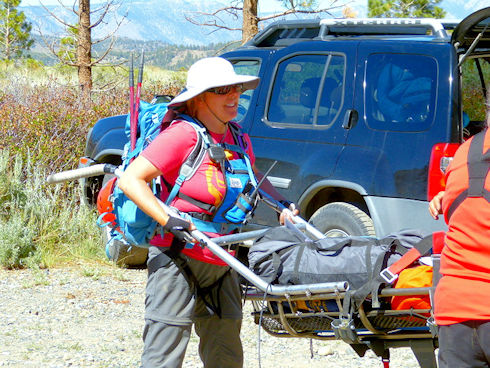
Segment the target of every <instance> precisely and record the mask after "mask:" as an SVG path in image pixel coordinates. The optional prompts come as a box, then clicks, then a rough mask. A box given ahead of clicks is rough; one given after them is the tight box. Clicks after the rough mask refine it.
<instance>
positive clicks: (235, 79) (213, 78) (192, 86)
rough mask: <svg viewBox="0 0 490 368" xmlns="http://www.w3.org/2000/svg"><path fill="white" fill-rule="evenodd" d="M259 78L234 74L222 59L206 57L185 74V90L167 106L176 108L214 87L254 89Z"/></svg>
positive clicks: (230, 65) (227, 62)
mask: <svg viewBox="0 0 490 368" xmlns="http://www.w3.org/2000/svg"><path fill="white" fill-rule="evenodd" d="M259 80H260V78H259V77H256V76H253V75H241V74H236V73H235V69H233V65H232V64H231V63H230V62H229V61H228V60H226V59H224V58H222V57H208V58H204V59H201V60H199V61H196V62H195V63H194V64H192V66H191V67H190V68H189V71H188V72H187V83H186V86H185V87H186V88H185V90H184V91H183V92H182V93H180V94H179V95H178V96H177V97H175V98H174V99H173V100H172V101H170V103H169V106H176V105H179V104H181V103H182V102H185V101H187V100H189V99H191V98H192V97H195V96H197V95H198V94H200V93H202V92H204V91H206V90H208V89H210V88H214V87H223V86H230V85H233V84H240V83H242V84H243V90H244V91H245V90H247V89H255V88H256V87H257V85H258V84H259Z"/></svg>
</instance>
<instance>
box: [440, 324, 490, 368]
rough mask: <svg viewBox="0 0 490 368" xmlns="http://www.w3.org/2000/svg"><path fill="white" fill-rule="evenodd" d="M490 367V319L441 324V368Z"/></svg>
mask: <svg viewBox="0 0 490 368" xmlns="http://www.w3.org/2000/svg"><path fill="white" fill-rule="evenodd" d="M453 367H454V368H456V367H457V368H488V367H490V321H466V322H462V323H455V324H453V325H447V326H439V368H453Z"/></svg>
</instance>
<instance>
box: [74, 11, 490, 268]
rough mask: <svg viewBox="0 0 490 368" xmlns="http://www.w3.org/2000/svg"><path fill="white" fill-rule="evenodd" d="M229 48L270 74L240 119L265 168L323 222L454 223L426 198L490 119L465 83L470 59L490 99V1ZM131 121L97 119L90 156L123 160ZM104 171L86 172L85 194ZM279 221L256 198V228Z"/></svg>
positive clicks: (325, 25)
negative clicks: (477, 110)
mask: <svg viewBox="0 0 490 368" xmlns="http://www.w3.org/2000/svg"><path fill="white" fill-rule="evenodd" d="M223 57H225V58H227V59H228V60H230V61H231V62H232V63H233V64H234V67H235V69H236V71H237V72H238V73H242V74H254V75H257V76H259V77H260V78H261V82H260V85H259V87H258V88H257V89H256V90H254V91H246V92H245V93H244V94H243V95H242V96H241V98H240V106H239V116H238V120H239V122H240V124H241V125H242V126H243V128H244V130H245V131H247V132H248V133H249V134H250V136H251V139H252V141H253V145H254V151H255V155H256V158H257V161H256V164H257V166H258V167H259V169H261V170H262V171H263V172H265V171H266V170H267V169H268V168H269V167H270V166H271V165H272V164H273V163H274V162H275V161H277V164H276V165H275V167H274V168H273V169H272V171H271V174H270V176H269V180H270V181H271V182H272V184H273V185H274V186H275V187H276V188H278V190H279V191H281V192H282V193H283V194H284V196H285V197H286V198H288V199H290V200H293V201H295V202H296V203H297V204H298V205H299V207H300V209H301V213H302V215H303V216H304V217H305V218H307V219H309V220H310V221H311V222H312V223H313V224H314V225H315V226H316V227H317V228H318V229H320V230H321V231H323V232H324V233H326V234H327V235H328V236H339V235H371V236H377V237H382V236H385V235H387V234H388V233H391V232H394V231H399V230H401V229H404V228H418V229H425V230H428V231H438V230H444V229H445V227H446V225H445V224H444V222H443V220H442V219H441V220H439V221H435V220H433V219H432V218H431V217H430V216H429V213H428V210H427V201H428V200H429V199H430V198H431V197H432V196H433V195H435V194H436V193H437V192H438V191H439V190H442V189H443V188H444V182H443V179H444V168H445V167H446V166H447V164H448V163H449V162H450V160H451V157H452V155H453V154H454V151H455V150H456V148H457V147H458V146H459V145H460V144H461V143H462V142H463V140H464V139H465V138H467V137H468V136H469V135H471V134H474V133H476V132H477V131H479V130H481V128H482V121H483V120H484V117H483V116H479V117H478V116H470V119H466V120H469V121H465V119H464V118H463V116H464V113H463V101H464V99H465V96H463V95H462V84H463V81H464V80H465V75H464V72H463V71H464V70H465V67H464V65H465V64H467V63H472V65H475V66H476V70H477V71H478V76H477V80H479V81H480V84H481V88H480V89H481V93H480V101H479V103H481V105H482V106H483V102H484V96H485V91H486V86H485V78H488V77H489V76H490V63H489V61H490V8H485V9H481V10H480V11H478V12H476V13H474V14H472V15H470V16H469V17H467V18H466V19H464V20H463V21H462V22H460V23H454V22H453V23H444V22H443V21H440V20H435V19H335V20H333V19H324V20H319V19H316V20H301V21H299V20H297V21H279V22H276V23H273V24H271V25H270V26H268V27H267V28H265V29H264V30H263V31H261V32H260V33H258V34H257V35H256V36H255V37H254V39H252V40H251V41H250V42H248V43H247V44H245V45H243V46H241V47H240V48H237V49H235V50H233V51H231V52H228V53H225V54H224V55H223ZM125 119H126V116H125V115H121V116H115V117H109V118H106V119H102V120H100V121H99V122H97V123H96V124H95V126H94V127H93V129H92V130H91V131H90V133H89V135H88V140H87V148H86V155H87V156H88V157H90V158H92V159H93V160H94V161H93V162H108V163H113V164H118V163H119V162H120V157H121V154H122V147H123V145H124V142H125V140H126V137H125V135H124V121H125ZM91 162H92V161H91ZM103 180H104V178H102V177H100V178H89V179H87V180H86V181H84V188H85V197H86V199H87V201H88V202H92V203H93V202H94V199H95V197H96V195H97V191H98V190H99V188H100V185H101V183H102V182H103ZM274 224H276V215H275V214H274V213H273V212H272V210H271V209H269V208H267V207H266V206H263V205H261V206H259V208H258V209H257V211H256V215H255V217H254V223H253V224H251V227H256V226H261V227H263V226H269V225H274ZM128 259H129V260H130V259H131V257H128ZM127 262H128V261H127Z"/></svg>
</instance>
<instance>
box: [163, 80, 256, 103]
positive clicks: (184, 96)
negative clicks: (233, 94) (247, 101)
mask: <svg viewBox="0 0 490 368" xmlns="http://www.w3.org/2000/svg"><path fill="white" fill-rule="evenodd" d="M259 81H260V78H259V77H255V76H252V75H241V74H237V75H236V76H235V78H234V80H230V79H228V80H227V81H226V83H219V81H217V82H216V84H214V85H206V86H193V87H189V88H187V89H185V90H184V91H183V92H181V93H180V94H179V95H177V96H176V97H175V98H174V99H173V100H172V101H170V103H169V104H168V106H169V107H171V106H177V105H180V104H182V103H183V102H185V101H188V100H190V99H191V98H193V97H196V96H197V95H199V94H201V93H203V92H205V91H207V90H208V89H210V88H214V87H223V86H231V85H233V84H243V91H246V90H248V89H255V88H257V86H258V85H259Z"/></svg>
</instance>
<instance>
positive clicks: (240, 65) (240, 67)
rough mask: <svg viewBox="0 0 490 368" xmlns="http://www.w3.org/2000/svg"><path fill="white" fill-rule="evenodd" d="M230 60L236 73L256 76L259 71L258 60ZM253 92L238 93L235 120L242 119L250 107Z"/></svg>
mask: <svg viewBox="0 0 490 368" xmlns="http://www.w3.org/2000/svg"><path fill="white" fill-rule="evenodd" d="M231 62H232V64H233V68H234V69H235V72H236V73H237V74H242V75H257V76H258V75H259V71H260V61H259V60H240V61H233V60H232V61H231ZM253 93H254V90H248V91H245V92H243V93H242V94H241V95H240V99H239V100H238V114H237V117H236V121H237V122H239V121H241V120H243V118H244V117H245V115H247V111H248V108H249V107H250V101H251V99H252V95H253Z"/></svg>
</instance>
